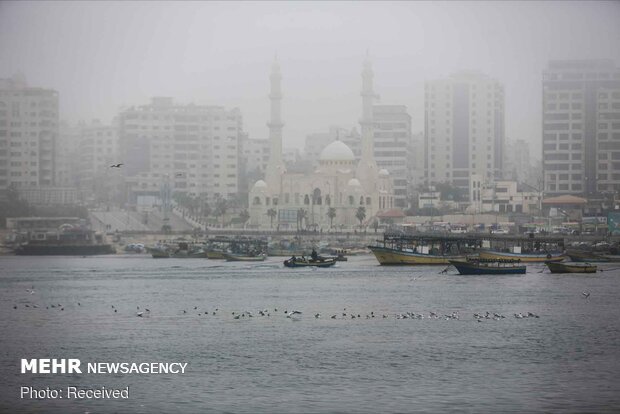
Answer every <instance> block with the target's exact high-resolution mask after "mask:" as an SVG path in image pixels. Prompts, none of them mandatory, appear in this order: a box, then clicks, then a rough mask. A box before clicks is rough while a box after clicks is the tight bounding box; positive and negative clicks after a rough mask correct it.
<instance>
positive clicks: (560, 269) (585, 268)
mask: <svg viewBox="0 0 620 414" xmlns="http://www.w3.org/2000/svg"><path fill="white" fill-rule="evenodd" d="M545 264H546V265H547V267H548V268H549V270H550V271H551V273H596V271H597V270H598V268H597V266H596V265H591V264H588V263H557V262H545Z"/></svg>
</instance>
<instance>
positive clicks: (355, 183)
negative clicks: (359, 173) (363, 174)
mask: <svg viewBox="0 0 620 414" xmlns="http://www.w3.org/2000/svg"><path fill="white" fill-rule="evenodd" d="M347 185H348V186H349V187H361V186H362V184H361V183H360V180H358V179H357V178H351V179H350V180H349V182H348V183H347Z"/></svg>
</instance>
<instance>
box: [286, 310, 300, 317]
mask: <svg viewBox="0 0 620 414" xmlns="http://www.w3.org/2000/svg"><path fill="white" fill-rule="evenodd" d="M296 315H301V312H300V311H297V310H294V311H290V312H288V313H287V314H286V317H287V318H293V317H294V316H296Z"/></svg>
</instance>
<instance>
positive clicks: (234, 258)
mask: <svg viewBox="0 0 620 414" xmlns="http://www.w3.org/2000/svg"><path fill="white" fill-rule="evenodd" d="M223 255H224V258H225V259H226V261H227V262H264V261H265V259H266V258H267V255H266V254H264V253H262V254H258V255H246V254H236V253H223Z"/></svg>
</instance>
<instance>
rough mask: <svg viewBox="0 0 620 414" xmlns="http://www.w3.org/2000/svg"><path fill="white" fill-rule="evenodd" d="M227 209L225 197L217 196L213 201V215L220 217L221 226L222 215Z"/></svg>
mask: <svg viewBox="0 0 620 414" xmlns="http://www.w3.org/2000/svg"><path fill="white" fill-rule="evenodd" d="M227 209H228V205H227V203H226V199H225V198H218V199H217V200H216V201H215V213H214V214H215V217H220V216H221V217H222V228H223V227H224V215H225V214H226V210H227Z"/></svg>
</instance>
